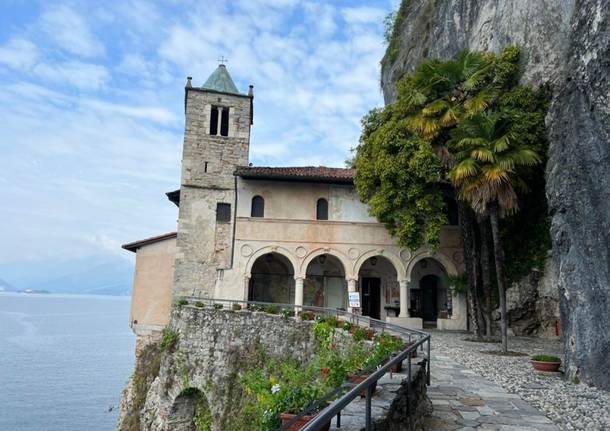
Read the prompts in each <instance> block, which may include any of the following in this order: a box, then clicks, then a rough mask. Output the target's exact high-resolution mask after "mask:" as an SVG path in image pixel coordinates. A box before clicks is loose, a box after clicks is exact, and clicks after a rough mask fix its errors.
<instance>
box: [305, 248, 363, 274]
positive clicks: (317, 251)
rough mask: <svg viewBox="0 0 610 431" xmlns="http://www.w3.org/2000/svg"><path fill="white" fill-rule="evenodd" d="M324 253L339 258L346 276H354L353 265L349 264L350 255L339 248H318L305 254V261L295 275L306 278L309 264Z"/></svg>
mask: <svg viewBox="0 0 610 431" xmlns="http://www.w3.org/2000/svg"><path fill="white" fill-rule="evenodd" d="M323 254H325V255H329V256H333V257H334V258H336V259H338V260H339V262H341V265H342V266H343V271H344V274H345V278H352V277H353V273H352V272H351V268H352V266H351V265H350V264H349V259H348V257H347V256H346V255H345V254H343V253H342V252H340V251H339V250H335V249H332V248H317V249H315V250H312V251H311V252H309V254H307V256H305V257H304V258H303V261H302V262H301V264H300V265H299V267H298V268H299V270H298V271H297V272H296V275H295V277H297V278H298V277H302V278H305V275H306V273H307V267H308V266H309V264H310V263H311V261H312V260H314V259H315V258H316V257H318V256H322V255H323Z"/></svg>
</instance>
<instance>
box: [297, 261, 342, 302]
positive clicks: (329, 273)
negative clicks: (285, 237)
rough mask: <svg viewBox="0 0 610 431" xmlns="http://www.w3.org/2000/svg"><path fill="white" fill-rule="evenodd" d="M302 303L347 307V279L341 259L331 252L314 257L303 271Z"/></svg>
mask: <svg viewBox="0 0 610 431" xmlns="http://www.w3.org/2000/svg"><path fill="white" fill-rule="evenodd" d="M305 274H306V275H305V281H304V285H303V305H313V306H316V307H331V308H342V309H345V308H346V307H347V281H346V280H345V270H344V268H343V264H342V263H341V261H340V260H339V259H338V258H336V257H335V256H333V255H331V254H322V255H320V256H317V257H315V258H314V259H313V260H312V261H311V262H309V265H307V271H306V273H305Z"/></svg>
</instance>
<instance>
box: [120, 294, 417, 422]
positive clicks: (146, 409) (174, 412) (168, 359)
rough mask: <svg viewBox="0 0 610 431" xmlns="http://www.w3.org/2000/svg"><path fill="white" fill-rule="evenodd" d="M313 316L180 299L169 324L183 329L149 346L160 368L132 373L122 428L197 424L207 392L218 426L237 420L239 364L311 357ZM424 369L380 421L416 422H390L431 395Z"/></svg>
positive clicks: (242, 366)
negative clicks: (165, 346)
mask: <svg viewBox="0 0 610 431" xmlns="http://www.w3.org/2000/svg"><path fill="white" fill-rule="evenodd" d="M312 323H313V322H310V321H301V320H297V319H294V318H284V317H282V316H279V315H272V314H267V313H264V312H251V311H247V310H242V311H232V310H213V309H209V308H197V307H194V306H190V305H185V306H182V307H175V308H174V310H173V312H172V318H171V322H170V328H171V330H172V331H174V332H175V333H177V334H178V336H179V341H178V342H177V343H176V345H175V346H174V347H173V348H171V349H169V350H165V351H163V350H161V349H159V347H158V344H155V345H151V346H150V347H149V349H150V348H152V347H156V348H157V351H158V352H159V356H157V361H159V362H160V365H158V366H157V368H156V370H158V371H155V375H154V376H143V374H146V372H142V371H140V373H139V375H137V374H134V377H133V378H132V380H131V381H130V382H129V384H128V386H127V388H126V390H125V391H124V393H123V399H122V402H121V412H120V417H119V422H118V427H117V429H118V430H120V431H135V430H137V429H140V430H147V431H148V430H150V431H166V430H167V431H169V430H170V429H171V431H187V430H188V431H194V426H193V423H192V420H189V418H188V417H187V416H190V417H192V412H193V411H194V410H195V407H194V406H195V403H197V402H199V401H200V400H201V397H203V400H205V401H207V405H208V406H209V410H210V413H211V417H212V422H213V424H212V430H213V431H219V430H228V429H231V428H232V427H234V426H233V425H229V423H230V422H231V419H232V418H234V417H235V416H237V415H236V412H237V410H238V409H239V408H240V406H241V403H240V400H241V399H242V393H241V386H240V385H239V384H238V383H237V382H238V376H239V373H240V371H242V370H244V369H246V368H252V367H253V366H256V364H257V363H259V362H260V361H261V358H263V357H264V355H262V353H263V352H264V353H265V354H266V355H270V356H274V357H280V358H281V357H289V356H291V357H294V358H295V359H297V360H299V361H302V362H307V361H309V360H311V358H312V356H313V355H314V354H315V353H316V346H317V343H316V342H315V339H314V336H313V331H312V328H311V326H312ZM337 331H338V332H342V333H344V332H343V331H341V330H339V329H338V330H337ZM345 334H346V333H345ZM349 340H351V338H349V337H347V336H346V337H345V338H344V339H343V341H341V340H340V341H339V344H340V346H339V348H341V347H342V346H341V344H343V343H344V342H346V341H348V342H349ZM144 356H145V355H144ZM144 356H141V357H139V358H138V360H137V364H136V370H138V369H140V370H142V366H141V365H142V364H140V361H141V360H143V358H144ZM149 356H150V355H149ZM153 360H154V358H153V359H151V358H149V359H148V361H149V362H153ZM159 362H157V363H159ZM413 371H414V372H415V371H416V368H414V369H413ZM423 374H424V373H423V371H421V370H420V371H418V372H416V373H415V374H414V378H413V382H414V387H415V389H414V390H411V391H410V392H409V395H408V399H407V391H406V388H405V390H402V389H400V390H399V391H398V396H397V397H396V400H395V401H394V402H392V407H391V409H390V410H389V411H390V413H391V416H388V418H387V420H386V421H385V422H384V423H386V424H385V425H383V426H384V427H383V428H378V429H380V430H381V429H383V430H407V429H408V430H412V429H416V428H404V427H402V428H396V426H398V425H396V426H394V425H392V424H391V422H393V421H396V422H397V423H398V422H404V421H405V416H404V414H405V412H406V411H407V410H406V408H405V406H406V405H407V403H408V404H409V406H410V407H409V408H410V411H413V412H419V410H420V407H419V405H420V403H421V400H422V396H423V397H424V398H425V378H423V377H422V376H423ZM143 377H145V378H143ZM136 383H137V384H136ZM405 384H406V380H405ZM416 393H417V395H415V394H416ZM193 394H194V395H196V396H194V395H193ZM422 394H423V395H422ZM191 395H193V396H191ZM134 418H138V419H139V420H138V421H135V420H134ZM413 421H415V422H417V420H416V419H414V420H413ZM407 422H408V421H407ZM379 426H382V425H379ZM400 426H402V425H400Z"/></svg>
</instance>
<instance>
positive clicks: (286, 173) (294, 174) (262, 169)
mask: <svg viewBox="0 0 610 431" xmlns="http://www.w3.org/2000/svg"><path fill="white" fill-rule="evenodd" d="M355 173H356V171H355V170H354V169H349V168H327V167H325V166H290V167H279V168H275V167H268V166H239V167H238V168H237V169H236V170H235V175H237V176H239V177H242V178H258V179H270V180H286V181H312V182H327V183H340V184H352V183H353V182H354V175H355Z"/></svg>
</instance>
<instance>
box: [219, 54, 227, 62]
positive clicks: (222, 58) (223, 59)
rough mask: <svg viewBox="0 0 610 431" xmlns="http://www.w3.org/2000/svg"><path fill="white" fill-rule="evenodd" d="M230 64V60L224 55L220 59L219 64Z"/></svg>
mask: <svg viewBox="0 0 610 431" xmlns="http://www.w3.org/2000/svg"><path fill="white" fill-rule="evenodd" d="M228 62H229V60H228V59H226V58H225V57H224V56H223V55H221V56H220V57H218V64H225V63H228Z"/></svg>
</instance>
